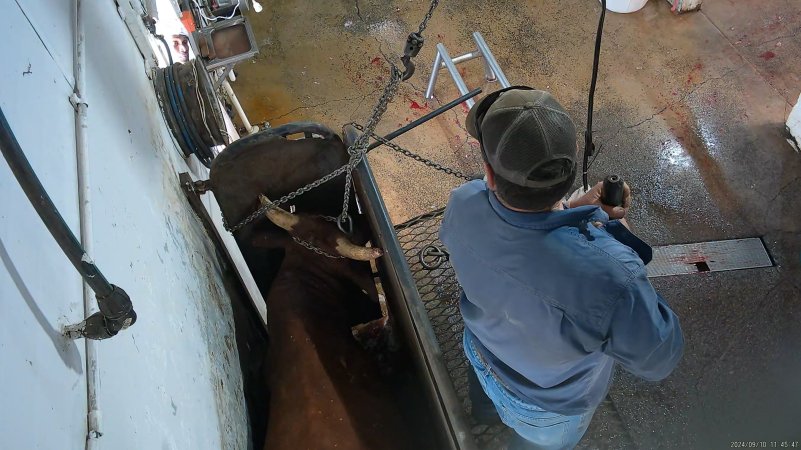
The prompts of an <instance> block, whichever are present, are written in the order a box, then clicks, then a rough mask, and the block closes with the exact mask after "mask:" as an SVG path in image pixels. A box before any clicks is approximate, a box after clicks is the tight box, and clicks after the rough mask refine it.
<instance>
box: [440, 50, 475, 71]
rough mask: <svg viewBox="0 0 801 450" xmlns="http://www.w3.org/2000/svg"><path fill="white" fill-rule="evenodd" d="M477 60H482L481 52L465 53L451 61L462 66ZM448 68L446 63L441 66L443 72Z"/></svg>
mask: <svg viewBox="0 0 801 450" xmlns="http://www.w3.org/2000/svg"><path fill="white" fill-rule="evenodd" d="M476 58H481V52H479V51H475V52H469V53H465V54H464V55H459V56H457V57H456V58H453V59H452V60H451V61H453V63H454V64H461V63H463V62H467V61H470V60H473V59H476ZM446 67H447V66H446V65H445V63H440V64H439V70H442V69H444V68H446Z"/></svg>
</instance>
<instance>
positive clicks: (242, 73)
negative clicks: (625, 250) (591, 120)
mask: <svg viewBox="0 0 801 450" xmlns="http://www.w3.org/2000/svg"><path fill="white" fill-rule="evenodd" d="M425 3H426V2H424V1H415V2H412V1H404V0H393V1H377V0H355V1H354V0H349V1H344V0H343V1H338V2H313V1H308V0H287V1H284V2H274V3H269V4H265V10H264V11H263V12H262V13H260V14H251V16H250V18H251V20H252V23H253V26H254V31H255V33H256V38H257V41H258V43H259V46H260V53H259V55H258V56H257V57H256V58H255V59H254V60H253V61H252V62H247V63H243V64H242V65H241V66H238V67H237V73H238V76H239V78H238V80H237V81H236V83H235V84H234V88H235V90H236V91H237V93H238V95H239V97H240V100H241V101H242V104H243V106H244V108H245V110H246V111H247V113H248V115H249V116H250V119H251V121H253V122H264V121H268V122H270V124H272V125H273V126H275V125H279V124H282V123H286V122H291V121H294V120H314V121H319V122H322V123H325V124H327V125H329V126H330V127H332V128H335V129H338V128H339V127H340V126H341V125H343V124H345V123H347V122H350V121H357V122H361V123H364V122H365V121H366V119H367V117H368V116H369V114H370V110H371V108H372V107H373V105H374V103H375V101H376V100H377V96H378V94H379V92H380V89H381V88H382V87H383V84H384V82H385V78H386V77H387V74H388V71H387V67H388V66H387V63H386V58H387V57H391V58H393V59H394V60H396V61H397V59H396V58H397V54H398V53H399V52H400V51H401V50H402V46H403V43H404V41H405V37H406V35H407V34H408V32H409V31H410V30H412V29H414V30H416V28H417V24H418V22H419V20H420V19H421V18H422V16H423V14H424V12H425V9H426V8H427V4H425ZM598 12H599V7H598V5H597V3H596V2H594V1H590V0H562V1H560V2H553V1H546V0H530V1H527V2H517V1H512V0H491V1H473V0H470V1H461V2H456V1H448V0H443V1H442V4H441V5H440V7H439V9H438V10H437V12H436V13H435V15H434V17H433V19H432V20H431V22H430V24H429V27H428V30H427V31H426V33H425V36H426V38H427V43H426V45H425V47H424V49H423V50H422V51H421V52H420V54H419V55H418V57H417V58H416V62H417V65H418V71H417V73H416V74H415V76H414V77H413V78H412V79H411V80H410V82H408V83H405V84H404V85H403V86H402V87H401V89H400V91H399V93H398V95H397V97H396V98H395V101H394V102H393V103H392V104H391V105H390V107H389V110H388V111H387V113H386V115H385V118H384V120H383V121H382V122H381V124H380V125H379V127H378V129H379V132H380V133H381V134H386V133H388V132H390V131H392V130H394V129H395V128H397V127H399V126H401V125H403V124H405V123H407V122H409V121H411V120H413V119H415V118H417V117H420V116H421V115H423V114H425V113H426V112H429V111H430V110H432V109H433V108H436V107H437V106H439V105H440V104H443V103H445V102H447V101H450V100H451V99H453V98H455V97H456V96H457V95H458V93H457V91H456V89H455V87H454V86H453V84H452V83H451V82H450V81H449V79H448V77H447V76H442V77H441V78H440V81H439V82H438V84H437V89H436V99H435V100H430V101H427V100H425V99H424V98H423V91H424V88H425V85H426V82H427V80H428V76H429V75H430V70H431V63H432V61H433V56H434V52H435V48H434V47H435V44H436V43H437V42H443V43H444V44H445V45H446V46H447V47H448V49H449V50H450V52H451V54H452V55H456V54H460V53H463V52H466V51H469V50H473V44H472V40H471V38H470V34H471V33H472V32H473V31H480V32H481V33H482V34H483V35H484V38H485V39H486V41H487V42H488V44H489V45H490V47H491V48H492V50H493V52H494V54H495V56H496V58H497V59H498V61H499V63H500V65H501V66H502V67H503V69H504V71H505V73H506V75H507V77H508V78H509V80H510V81H511V82H512V84H528V85H530V86H535V87H538V88H543V89H547V90H550V91H551V92H553V93H554V94H555V95H556V97H557V98H558V99H560V101H561V102H562V103H563V104H564V105H565V107H566V108H567V109H568V110H569V111H570V112H571V114H572V115H573V117H574V120H575V121H576V123H577V126H578V128H579V129H582V130H583V127H584V122H585V119H586V117H585V116H586V110H585V108H586V101H587V100H586V92H587V89H588V84H589V76H590V69H591V58H592V46H593V38H594V31H595V26H596V22H597V14H598ZM799 36H801V3H799V2H798V0H736V1H735V0H706V1H705V2H704V4H703V9H702V10H701V11H700V12H695V13H687V14H684V15H681V16H675V15H674V14H673V13H671V11H670V7H669V5H668V4H667V3H666V2H664V1H661V0H651V1H650V2H649V3H648V5H646V7H645V8H644V9H643V10H642V11H640V12H638V13H635V14H630V15H619V14H609V15H607V22H606V31H605V34H604V43H603V51H602V61H601V71H600V76H599V84H598V91H597V94H596V113H595V136H596V143H597V144H599V145H601V146H602V147H603V151H602V153H601V155H600V157H599V158H598V160H597V163H596V164H595V165H594V166H593V168H592V172H591V173H592V177H593V178H594V179H600V178H601V177H602V176H604V175H606V174H609V173H618V174H620V175H622V176H623V177H625V178H626V179H627V180H628V182H629V183H630V184H631V185H632V187H633V189H634V196H635V202H634V207H633V208H632V210H631V212H630V217H631V221H632V222H633V224H634V227H635V228H636V230H637V232H638V233H639V234H640V235H641V236H642V237H643V238H644V239H646V240H647V241H649V242H651V243H652V244H669V243H683V242H697V241H705V240H715V239H726V238H735V237H750V236H760V237H762V238H763V240H764V242H765V243H766V245H767V247H768V250H769V252H770V254H771V256H772V257H773V259H774V260H775V262H776V267H773V268H769V269H757V270H744V271H736V272H725V273H713V274H704V275H697V276H679V277H669V278H661V279H656V280H654V284H655V286H656V287H657V289H658V290H659V291H660V292H661V293H662V294H663V295H664V297H665V298H667V299H668V301H669V302H670V303H671V305H672V306H673V307H674V309H675V310H676V311H677V312H678V314H679V315H680V317H681V319H682V326H683V328H684V332H685V337H686V340H687V347H686V354H685V356H684V359H683V361H682V362H681V364H680V365H679V367H678V368H677V369H676V371H675V372H674V374H673V375H671V376H670V377H669V378H668V379H667V380H665V381H663V382H661V383H646V382H643V381H639V380H637V379H635V378H633V377H631V376H628V375H627V374H625V373H620V374H618V376H617V378H616V383H615V385H614V387H613V389H612V392H611V393H610V398H611V400H612V402H613V403H614V406H615V408H616V409H617V410H618V412H619V414H620V417H621V419H622V420H623V422H624V424H625V427H626V430H627V432H628V434H629V436H630V438H631V439H630V440H631V442H633V445H634V446H636V447H640V448H652V447H660V448H730V447H731V444H732V442H733V441H737V442H740V441H743V442H745V443H746V444H747V443H748V442H749V441H757V442H760V441H766V443H767V444H766V445H767V446H768V447H770V445H771V442H772V441H775V442H777V446H779V447H780V446H781V443H782V441H792V440H795V441H801V268H800V267H799V266H800V265H801V234H799V228H800V226H799V220H798V218H799V217H801V202H799V201H798V200H797V199H795V196H794V194H793V193H794V191H793V190H792V189H793V187H795V186H796V184H797V181H798V179H799V175H801V155H799V154H798V153H796V152H794V151H793V149H792V147H790V145H789V144H787V143H786V142H785V138H784V126H783V123H784V121H785V120H786V118H787V115H788V114H789V112H790V110H791V108H792V106H793V104H794V103H795V101H796V99H797V98H798V94H799V93H801V40H800V39H799ZM460 67H461V69H462V71H463V76H464V77H465V80H466V81H467V84H468V86H470V87H477V86H483V87H484V88H485V90H486V91H487V92H489V91H492V90H495V89H497V88H498V86H497V84H493V83H484V81H483V68H482V65H481V63H480V62H479V61H472V62H468V63H465V64H464V65H462V66H460ZM443 75H445V74H443ZM465 116H466V108H463V107H458V108H455V109H454V110H452V111H451V112H449V113H446V114H445V115H443V116H441V117H439V118H437V119H435V120H433V121H431V122H429V123H427V124H426V125H423V126H422V127H420V128H418V129H417V130H415V131H414V132H411V133H409V134H407V135H404V136H402V137H401V138H399V139H398V140H397V142H398V143H399V144H400V145H402V146H404V147H406V148H409V149H411V150H413V151H416V152H419V153H420V154H422V155H425V156H427V157H430V158H432V159H435V160H437V161H440V162H442V163H444V164H446V165H449V166H452V167H455V168H459V169H460V170H462V171H465V172H477V171H479V167H480V166H479V161H480V156H479V154H478V152H477V143H476V142H474V141H473V140H472V139H469V138H468V135H467V132H466V131H465V129H464V119H465ZM370 162H371V164H372V166H373V170H374V171H375V172H376V176H377V178H378V180H379V184H380V188H381V190H382V193H383V195H384V197H385V200H386V202H387V204H388V206H389V208H390V212H391V215H392V218H393V220H394V221H395V222H396V223H399V222H402V221H404V220H406V219H408V218H411V217H414V216H416V215H419V214H421V213H423V212H427V211H430V210H431V209H434V208H438V207H441V206H443V205H444V204H445V202H446V200H447V197H448V193H449V191H450V189H452V188H453V187H455V186H457V185H458V184H459V180H457V179H455V178H453V177H449V176H447V175H444V174H441V173H438V172H435V171H433V170H431V169H429V168H426V167H423V166H421V165H419V164H418V163H416V162H414V161H410V160H408V159H405V158H402V157H399V156H396V155H395V154H393V153H391V152H390V151H389V150H387V149H377V150H375V151H374V152H372V153H371V154H370ZM603 420H605V415H601V416H600V417H597V418H596V423H595V424H594V425H593V429H592V430H591V433H589V434H588V436H587V438H586V439H585V442H584V443H583V444H582V445H583V446H585V447H588V448H608V447H612V448H618V447H621V446H625V445H624V444H623V443H622V441H615V440H611V441H610V440H608V439H604V438H605V437H606V438H608V434H607V435H605V434H604V433H605V431H604V430H605V428H604V426H603V425H604V424H603Z"/></svg>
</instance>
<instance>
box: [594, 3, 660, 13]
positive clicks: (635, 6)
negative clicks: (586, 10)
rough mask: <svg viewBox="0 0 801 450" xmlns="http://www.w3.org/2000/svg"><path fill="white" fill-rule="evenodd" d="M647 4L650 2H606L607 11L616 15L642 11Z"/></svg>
mask: <svg viewBox="0 0 801 450" xmlns="http://www.w3.org/2000/svg"><path fill="white" fill-rule="evenodd" d="M598 1H600V0H598ZM646 3H648V0H606V9H608V10H609V11H612V12H616V13H632V12H635V11H639V10H641V9H642V7H643V6H645V4H646Z"/></svg>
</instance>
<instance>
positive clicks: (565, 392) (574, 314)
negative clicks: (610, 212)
mask: <svg viewBox="0 0 801 450" xmlns="http://www.w3.org/2000/svg"><path fill="white" fill-rule="evenodd" d="M593 222H601V224H603V225H602V226H601V227H597V226H596V225H594V224H593ZM612 233H614V234H615V236H617V238H616V237H615V236H613V234H612ZM440 239H441V240H442V242H443V243H444V244H445V246H446V247H447V249H448V251H449V252H450V260H451V264H452V265H453V268H454V270H455V271H456V277H457V279H458V280H459V283H460V284H461V286H462V289H463V294H462V298H461V301H460V309H461V312H462V316H463V317H464V323H465V333H466V334H467V338H468V339H471V340H472V342H473V344H474V345H475V347H476V350H477V351H478V352H479V354H481V355H482V356H483V359H484V360H485V362H486V363H487V364H488V365H489V367H490V369H491V370H492V371H493V373H494V374H495V375H496V376H497V377H498V379H499V380H500V381H501V382H502V383H503V384H504V385H506V386H507V387H508V388H509V390H510V391H512V393H514V394H515V395H517V396H518V397H520V398H521V399H523V400H524V401H528V402H531V403H533V404H535V405H537V406H539V407H541V408H543V409H545V410H548V411H552V412H555V413H559V414H564V415H576V414H581V413H584V412H587V411H591V410H593V409H595V408H596V407H597V406H598V404H599V403H600V402H601V400H603V398H604V396H605V395H606V392H607V391H608V389H609V385H610V383H611V378H612V370H613V368H614V364H615V362H616V361H617V362H619V363H620V364H621V365H622V366H623V367H624V368H625V369H626V370H628V371H629V372H631V373H633V374H634V375H638V376H640V377H642V378H645V379H647V380H653V381H656V380H661V379H663V378H664V377H666V376H667V375H668V374H669V373H670V372H671V371H672V370H673V368H674V367H675V366H676V364H677V363H678V361H679V359H680V358H681V354H682V351H683V347H684V338H683V336H682V333H681V328H680V327H679V320H678V318H677V317H676V315H675V314H674V313H673V311H672V310H671V309H670V307H668V305H667V303H666V302H665V300H664V299H662V297H660V296H659V294H657V293H656V292H655V291H654V288H653V287H652V286H651V283H650V282H649V281H648V278H647V277H646V271H645V263H643V259H646V262H647V261H649V260H650V250H651V249H650V247H648V246H647V245H646V244H644V243H643V242H642V241H640V240H639V239H638V238H637V237H636V236H634V235H633V234H631V233H630V232H629V231H628V230H626V229H625V228H624V227H623V226H622V225H621V224H620V222H619V221H609V216H607V214H606V213H605V212H604V211H603V210H601V209H600V208H598V207H597V206H581V207H577V208H570V209H565V210H562V211H551V212H543V213H522V212H516V211H512V210H510V209H508V208H506V207H505V206H503V205H502V204H501V203H500V202H499V201H498V199H497V197H496V196H495V194H494V193H493V192H492V191H490V190H489V189H488V188H487V185H486V183H485V182H484V181H480V180H479V181H472V182H469V183H466V184H464V185H462V186H460V187H459V188H457V189H455V190H454V191H453V192H452V193H451V198H450V201H449V202H448V207H447V209H446V210H445V216H444V218H443V221H442V227H441V228H440ZM622 242H626V244H628V245H625V244H623V243H622ZM630 246H632V247H635V248H637V247H639V248H638V250H639V251H640V254H638V253H637V252H635V251H634V250H633V249H632V247H630Z"/></svg>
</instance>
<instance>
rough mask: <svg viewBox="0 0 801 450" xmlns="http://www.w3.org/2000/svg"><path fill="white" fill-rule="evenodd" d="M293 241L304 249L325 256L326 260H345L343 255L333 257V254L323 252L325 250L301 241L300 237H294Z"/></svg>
mask: <svg viewBox="0 0 801 450" xmlns="http://www.w3.org/2000/svg"><path fill="white" fill-rule="evenodd" d="M292 240H293V241H295V242H297V243H298V244H300V245H301V246H302V247H305V248H307V249H309V250H311V251H313V252H314V253H317V254H318V255H323V256H325V257H326V258H331V259H345V257H344V256H342V255H332V254H330V253H328V252H326V251H325V250H323V249H321V248H319V247H316V246H315V245H314V244H312V243H310V242H307V241H304V240H303V239H301V238H299V237H295V236H292Z"/></svg>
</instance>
